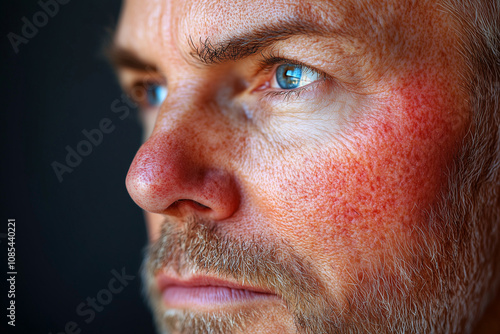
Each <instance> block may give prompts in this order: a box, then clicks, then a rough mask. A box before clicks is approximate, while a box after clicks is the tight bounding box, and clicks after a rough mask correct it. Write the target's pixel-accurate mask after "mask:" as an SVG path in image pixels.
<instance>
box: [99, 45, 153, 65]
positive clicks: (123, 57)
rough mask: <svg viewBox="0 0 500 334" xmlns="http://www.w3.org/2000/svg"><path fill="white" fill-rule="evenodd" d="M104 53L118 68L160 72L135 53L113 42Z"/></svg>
mask: <svg viewBox="0 0 500 334" xmlns="http://www.w3.org/2000/svg"><path fill="white" fill-rule="evenodd" d="M104 53H105V55H106V57H107V58H108V60H109V61H110V62H111V64H112V65H113V66H114V67H116V68H128V69H132V70H137V71H153V72H157V71H158V68H157V67H156V66H155V65H153V64H151V63H149V62H147V61H144V60H142V59H141V58H140V57H139V56H138V55H136V54H135V53H134V52H133V51H131V50H127V49H124V48H122V47H120V46H118V45H117V44H116V43H115V42H111V44H110V45H108V46H106V47H105V51H104Z"/></svg>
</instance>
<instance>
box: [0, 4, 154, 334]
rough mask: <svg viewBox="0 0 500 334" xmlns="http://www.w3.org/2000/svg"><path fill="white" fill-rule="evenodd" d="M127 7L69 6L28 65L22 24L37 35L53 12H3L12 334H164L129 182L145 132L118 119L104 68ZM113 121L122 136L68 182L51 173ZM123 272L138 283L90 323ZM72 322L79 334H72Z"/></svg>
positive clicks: (98, 149) (0, 237)
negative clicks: (153, 311) (145, 288)
mask: <svg viewBox="0 0 500 334" xmlns="http://www.w3.org/2000/svg"><path fill="white" fill-rule="evenodd" d="M52 1H53V0H52ZM61 1H62V0H61ZM66 1H68V0H66ZM42 2H51V1H50V0H42ZM120 6H121V1H102V0H71V1H69V2H68V3H67V4H64V5H63V4H61V5H59V12H58V13H57V14H55V15H54V16H53V17H49V16H48V17H49V18H48V21H47V22H46V24H45V25H41V26H40V27H39V28H38V33H37V34H36V35H35V36H33V37H31V38H28V42H27V43H26V44H20V45H19V46H18V48H19V52H18V53H17V54H16V53H15V51H14V49H13V47H12V45H11V42H10V41H9V39H8V33H9V32H13V33H15V34H17V35H19V36H22V29H23V26H24V25H25V23H24V22H23V20H22V18H23V17H26V18H27V20H28V21H30V22H31V23H34V15H35V16H36V15H37V13H38V12H40V11H42V7H41V6H40V4H39V3H38V1H37V0H24V1H19V0H16V1H5V0H4V1H3V2H2V3H1V7H0V16H1V20H0V21H1V25H2V31H1V33H2V36H1V41H2V42H1V43H0V46H1V50H2V51H1V52H2V65H1V68H2V71H1V79H2V81H1V84H2V85H1V92H2V101H1V102H2V103H1V105H2V109H1V115H2V119H1V124H2V128H1V135H2V140H1V149H2V151H1V152H2V154H1V160H0V161H1V163H0V165H1V167H0V168H1V171H0V175H1V189H2V197H1V199H0V203H1V204H0V205H1V225H0V226H1V227H0V258H1V259H2V260H1V267H0V277H1V280H2V282H1V283H0V288H1V290H0V295H1V298H0V300H1V302H2V304H1V305H0V306H1V309H2V311H1V312H0V313H1V314H0V332H1V333H53V334H55V333H61V332H62V333H65V332H67V333H70V332H74V333H78V329H79V330H81V331H80V333H153V332H154V331H153V326H152V320H151V315H150V313H149V310H148V309H147V307H146V305H145V302H144V300H143V298H142V297H141V294H140V290H141V282H140V277H139V275H138V271H139V267H140V264H141V260H142V254H143V247H144V246H145V245H146V230H145V226H144V221H143V217H142V213H141V211H140V209H139V208H138V207H137V206H136V205H135V204H134V203H133V202H132V200H131V199H130V198H129V196H128V194H127V192H126V189H125V182H124V181H125V176H126V173H127V170H128V166H129V164H130V162H131V161H132V159H133V156H134V154H135V152H136V151H137V149H138V148H139V145H140V137H141V133H140V127H139V125H138V121H137V117H136V112H135V110H131V111H132V113H131V115H130V116H129V117H127V118H125V119H124V120H121V119H119V117H118V115H117V114H115V113H113V112H112V110H111V103H112V102H113V101H114V100H115V99H117V98H120V96H121V91H120V88H119V86H118V84H117V81H116V79H115V77H114V75H113V72H112V69H111V68H110V66H109V65H108V63H107V62H106V60H105V59H104V57H102V56H101V49H102V44H103V41H104V40H105V38H106V29H107V28H113V27H115V25H116V22H117V20H118V15H119V10H120ZM42 16H43V15H42ZM42 16H39V17H38V19H39V20H40V18H42V19H43V17H42ZM38 22H39V23H40V21H38ZM42 23H43V21H42ZM103 118H109V119H110V120H111V121H112V124H113V125H114V126H115V128H114V131H113V132H111V133H109V134H104V137H103V140H102V143H101V144H100V145H98V146H94V147H93V149H92V153H91V154H89V155H88V156H86V157H83V158H82V161H81V163H80V164H79V165H78V166H77V167H75V168H74V169H73V172H72V173H65V174H63V181H62V182H59V180H58V178H57V176H56V174H55V172H54V170H53V167H52V166H51V164H52V163H53V162H54V161H58V162H60V163H62V164H65V159H66V155H67V151H66V146H67V145H69V146H70V147H72V148H73V149H75V148H76V146H77V144H78V143H79V142H80V141H81V140H83V139H85V137H84V135H83V134H82V131H83V130H84V129H86V130H91V129H94V128H97V127H98V126H99V122H100V121H101V120H102V119H103ZM9 218H14V219H16V240H15V242H16V244H15V247H16V270H17V276H16V298H15V301H16V322H15V323H16V326H15V327H11V326H7V321H8V320H9V319H8V318H7V317H6V315H7V310H6V308H7V302H8V299H7V292H8V286H7V284H6V279H7V271H8V268H7V239H6V236H5V234H6V233H7V219H9ZM122 268H125V272H126V273H127V274H128V275H134V276H135V279H133V280H132V281H131V283H130V284H129V285H128V286H126V287H125V288H124V289H123V291H121V292H120V293H116V294H113V295H112V300H111V301H110V302H109V304H107V305H104V306H103V309H102V311H100V312H96V313H95V318H94V319H93V320H92V321H90V322H89V323H87V322H86V320H89V315H88V314H87V315H86V316H81V315H78V314H77V311H76V309H77V306H78V305H80V304H81V303H87V298H88V297H90V298H95V297H96V296H97V295H98V294H99V292H100V291H102V290H103V289H108V283H109V282H110V280H111V279H112V277H113V275H112V273H111V271H112V270H116V271H118V272H121V271H122ZM117 286H118V284H117ZM102 296H104V295H102ZM86 309H90V307H89V306H86V307H85V308H84V310H86ZM70 321H74V322H75V323H76V325H77V326H78V329H77V330H74V331H71V328H70V330H69V331H65V326H66V325H67V324H68V322H70Z"/></svg>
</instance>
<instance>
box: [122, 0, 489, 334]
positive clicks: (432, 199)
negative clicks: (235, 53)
mask: <svg viewBox="0 0 500 334" xmlns="http://www.w3.org/2000/svg"><path fill="white" fill-rule="evenodd" d="M295 17H301V18H303V17H309V18H311V20H312V21H314V22H316V23H317V24H318V25H320V26H328V27H335V29H336V30H337V31H340V34H339V35H335V36H334V35H333V34H332V35H331V36H313V35H297V36H292V37H290V38H287V39H285V40H281V41H278V42H276V43H274V44H273V45H272V47H271V48H270V49H272V52H278V53H279V56H280V57H283V58H286V59H291V60H295V61H300V62H302V63H304V64H306V65H307V66H310V67H311V68H313V69H316V70H319V71H321V72H323V73H325V74H326V76H327V78H328V79H325V80H321V81H318V82H314V83H312V84H310V85H309V87H308V89H307V90H305V91H303V92H302V93H301V94H300V95H299V96H298V97H297V96H290V97H288V98H286V97H283V96H271V95H269V94H268V95H266V94H265V93H266V92H268V91H273V88H270V87H269V82H271V81H272V77H273V72H272V70H271V71H263V70H259V67H258V65H257V64H258V63H259V60H261V57H262V55H261V53H260V52H259V53H256V54H252V55H250V56H249V57H246V58H245V59H241V60H237V61H228V62H222V63H215V64H209V65H205V64H199V63H197V62H196V60H194V59H193V58H192V57H191V56H190V53H192V52H193V48H192V46H191V45H190V42H189V41H190V39H191V40H192V41H194V44H195V45H198V46H199V43H198V42H199V41H205V40H206V39H207V38H208V39H209V40H210V41H211V42H212V43H214V44H216V43H217V42H221V41H225V40H227V39H228V38H230V37H231V36H233V35H235V34H240V33H242V32H244V31H249V30H253V29H255V28H256V27H259V26H260V25H261V24H262V23H270V22H276V21H287V20H292V19H293V18H295ZM455 24H456V23H455V22H454V21H453V20H452V19H451V18H450V16H449V15H447V13H446V12H444V11H441V10H439V4H438V3H436V2H434V1H418V2H417V3H416V4H409V3H403V4H401V3H400V1H365V2H360V3H358V2H352V3H351V2H342V4H339V3H335V2H329V1H309V2H304V1H300V2H299V1H273V2H270V1H216V0H207V1H193V0H190V1H189V0H188V1H185V0H183V1H180V0H157V1H148V2H143V1H138V0H129V1H126V3H125V7H124V11H123V13H122V18H121V21H120V25H119V29H118V33H117V36H116V41H115V42H116V44H117V45H118V46H119V47H120V48H123V49H127V50H130V51H131V52H132V53H134V54H136V55H137V56H138V57H139V58H141V59H142V60H143V61H144V62H147V63H149V64H153V65H154V66H155V67H157V70H155V71H153V72H154V73H153V74H151V73H149V74H145V72H144V71H136V70H130V69H123V70H121V72H120V77H121V79H122V82H123V83H124V86H125V88H126V89H128V88H129V86H130V85H131V84H130V82H132V81H141V80H142V81H144V77H145V76H146V75H149V76H153V77H155V78H156V77H158V78H161V80H162V81H164V82H166V86H167V87H168V97H167V98H166V100H165V101H164V102H163V104H162V105H161V107H159V108H157V110H152V111H151V110H149V111H147V112H146V113H145V114H144V115H143V116H142V117H143V119H144V120H145V127H146V129H148V128H149V129H151V135H150V136H149V138H148V139H147V140H146V141H145V143H144V144H143V145H142V147H141V148H140V150H139V151H138V153H137V155H136V157H135V159H134V161H133V163H132V165H131V167H130V170H129V174H128V176H127V189H128V191H129V193H130V195H131V197H132V198H133V199H134V201H135V202H136V203H137V204H138V205H139V206H141V207H142V208H143V209H144V210H145V211H146V217H147V223H148V232H149V236H150V241H151V243H154V242H155V241H157V240H158V239H159V238H160V235H161V233H162V232H161V231H162V227H163V225H164V224H170V225H175V226H177V227H180V226H183V224H184V223H185V222H186V221H187V220H188V219H189V218H190V217H198V218H199V219H200V220H204V221H209V223H210V224H211V225H212V226H216V227H217V230H218V231H220V232H221V233H223V234H224V235H227V236H229V237H230V238H232V239H233V240H240V241H241V240H246V241H249V242H251V240H255V239H252V237H255V236H259V237H263V238H264V239H262V238H261V239H257V240H258V241H257V242H269V243H270V244H273V243H276V244H280V243H281V242H285V243H286V244H287V245H289V246H290V247H291V248H292V249H293V250H294V252H296V253H297V254H298V255H299V256H300V257H301V258H303V259H308V261H309V262H310V263H311V264H312V266H313V269H314V272H316V273H317V275H318V277H319V278H320V280H321V282H322V284H324V286H325V288H326V291H327V294H328V295H330V296H333V297H332V298H333V299H335V300H336V301H337V302H338V304H339V305H340V306H339V309H342V308H343V307H344V308H345V307H346V305H348V304H349V302H351V303H353V305H354V306H353V308H354V309H359V312H360V314H361V312H362V310H361V307H359V308H358V307H357V306H356V305H357V304H356V303H354V301H356V300H358V299H356V296H357V294H358V292H357V291H358V290H359V291H361V289H362V288H363V287H364V284H365V283H366V282H365V283H363V282H364V281H363V279H362V277H363V276H366V277H369V278H368V279H367V282H368V283H366V284H367V285H373V284H374V283H373V282H376V279H375V278H374V277H377V276H378V275H379V276H378V277H385V278H387V280H388V281H390V280H391V277H393V276H394V277H396V278H394V280H395V282H394V283H393V284H392V286H393V287H394V289H397V287H398V286H399V285H398V282H399V283H401V286H404V288H402V290H404V289H406V288H407V289H408V294H409V297H408V298H409V300H411V299H412V298H413V299H415V303H417V304H418V302H419V301H418V299H419V298H418V292H419V291H422V289H423V291H424V292H422V293H423V294H425V293H427V292H428V293H429V295H432V294H433V293H434V292H435V294H436V296H435V298H436V302H437V303H439V298H440V297H439V296H437V295H438V294H441V292H437V291H435V289H436V286H434V285H433V284H432V283H429V284H428V286H426V284H425V282H426V280H427V279H429V282H431V279H430V278H429V277H427V275H429V276H431V275H432V271H426V270H422V271H419V270H416V269H415V272H416V273H417V274H414V275H415V277H413V276H412V277H411V282H412V284H413V285H412V287H409V288H408V286H406V285H405V284H404V283H402V282H403V281H402V280H400V279H399V278H397V277H399V276H398V273H397V272H398V268H400V264H399V263H400V262H401V263H404V264H408V268H418V266H419V265H422V263H426V261H427V260H428V258H430V257H432V254H431V253H430V252H427V251H425V250H423V249H424V248H425V247H424V246H422V245H424V244H425V245H437V246H436V248H440V249H441V248H442V249H445V250H446V249H447V247H451V246H449V245H448V244H446V243H445V242H443V240H445V239H446V235H447V234H446V233H447V230H446V229H445V228H444V227H443V228H442V229H440V225H443V226H444V225H445V224H444V223H443V222H442V220H440V219H439V218H435V217H434V218H433V219H432V218H430V214H429V213H430V212H435V211H436V210H437V209H436V208H437V207H438V206H439V205H442V204H443V199H442V198H443V197H442V194H443V193H446V192H447V191H448V184H449V182H448V181H449V177H450V175H449V174H450V173H449V171H450V170H451V169H452V166H453V164H454V162H455V159H456V157H457V155H458V153H459V151H460V148H461V145H462V143H463V142H464V140H466V134H467V131H468V129H469V127H470V124H471V123H470V122H471V114H470V107H469V105H468V104H467V95H466V92H465V91H464V89H462V82H461V80H462V77H463V75H464V74H465V73H464V71H465V69H466V66H465V65H464V60H463V59H462V57H460V56H459V53H458V51H457V50H458V45H459V43H460V39H459V36H457V34H456V33H455V31H456V30H455V28H456V27H455V26H454V25H455ZM265 52H266V51H264V53H265ZM146 131H147V130H146ZM430 222H432V224H431V223H430ZM429 248H432V247H431V246H429ZM407 250H408V251H407ZM443 252H444V251H443ZM438 266H441V267H442V268H445V265H444V264H439V263H438ZM452 270H453V268H450V271H452ZM443 271H444V270H443ZM381 272H383V274H380V273H381ZM419 273H420V274H419ZM384 275H386V276H384ZM403 276H404V275H403ZM410 276H411V275H410ZM443 279H444V280H445V281H446V280H447V279H448V278H447V277H443ZM152 284H153V283H152ZM390 290H391V289H389V290H387V291H386V292H387V295H388V296H392V294H393V293H396V294H397V292H394V291H390ZM363 291H364V290H363ZM370 291H372V290H370ZM373 291H375V290H373ZM405 291H406V290H405ZM363 296H364V295H363ZM375 299H377V298H375ZM428 302H429V304H432V302H431V301H430V300H429V301H428ZM259 303H261V304H262V305H256V306H255V307H258V308H264V309H266V313H265V315H264V316H262V317H258V318H256V319H253V320H252V321H251V324H247V327H246V329H245V332H247V333H294V332H296V330H297V329H296V327H295V326H296V324H294V320H293V318H292V317H291V314H290V312H289V311H290V310H289V309H287V307H284V304H280V303H279V302H273V303H267V304H266V302H259ZM405 303H407V301H404V302H402V304H405ZM408 303H409V302H408ZM269 304H271V305H269ZM405 305H406V304H405ZM422 305H423V304H422ZM471 312H472V311H471ZM473 312H479V311H477V310H474V311H473ZM472 314H474V317H475V318H478V319H479V318H480V315H479V314H477V313H470V315H472ZM371 316H372V317H374V318H373V319H376V318H377V315H371ZM367 317H368V315H367ZM390 317H391V316H390V315H387V314H385V315H384V316H383V317H382V318H379V319H378V321H380V322H384V321H386V320H387V318H390ZM424 317H425V315H424ZM373 321H374V322H377V320H373ZM394 321H395V322H397V321H396V320H394ZM433 321H434V322H438V321H437V320H436V319H434V320H429V322H430V323H431V325H429V326H431V327H430V328H434V329H435V330H436V332H443V333H444V332H457V333H461V332H465V330H466V329H465V327H463V328H462V327H461V326H466V325H464V324H465V323H466V321H464V320H463V319H458V320H456V323H457V325H456V326H455V327H453V326H452V327H453V328H454V329H449V330H446V329H444V327H443V328H439V327H432V326H434V325H432V324H433ZM450 322H451V320H450ZM468 324H469V323H468ZM469 325H470V324H469ZM469 325H467V326H469ZM374 326H375V327H371V328H372V330H373V328H377V329H378V330H380V332H384V331H387V332H389V330H388V329H387V328H384V327H376V325H374ZM377 326H378V325H377ZM380 326H382V325H380ZM450 326H451V325H450ZM452 327H449V328H452ZM346 328H347V327H346ZM367 328H368V327H365V330H367ZM490 328H492V327H490ZM427 329H429V328H427ZM467 330H470V328H468V329H467ZM345 332H348V331H347V329H346V330H345ZM352 332H354V331H352ZM359 332H363V329H361V328H360V329H359ZM416 332H417V331H416ZM429 332H430V331H429ZM484 333H487V332H486V331H484Z"/></svg>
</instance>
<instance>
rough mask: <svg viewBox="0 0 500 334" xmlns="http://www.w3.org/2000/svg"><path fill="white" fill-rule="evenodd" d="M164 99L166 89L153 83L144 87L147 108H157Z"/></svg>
mask: <svg viewBox="0 0 500 334" xmlns="http://www.w3.org/2000/svg"><path fill="white" fill-rule="evenodd" d="M166 97H167V87H165V86H163V85H159V84H155V83H152V84H149V85H148V86H147V87H146V100H147V103H148V105H149V107H159V106H160V105H161V104H162V103H163V101H165V98H166Z"/></svg>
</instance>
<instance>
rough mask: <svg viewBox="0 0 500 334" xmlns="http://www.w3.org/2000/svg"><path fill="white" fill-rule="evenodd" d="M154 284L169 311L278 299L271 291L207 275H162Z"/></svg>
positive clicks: (205, 308) (202, 308)
mask: <svg viewBox="0 0 500 334" xmlns="http://www.w3.org/2000/svg"><path fill="white" fill-rule="evenodd" d="M156 282H157V284H158V288H159V290H160V292H161V296H162V302H163V305H164V306H165V307H166V308H168V309H190V310H193V309H196V310H200V311H208V310H214V309H220V308H225V307H235V306H243V305H245V304H250V303H258V302H262V301H278V300H279V298H278V296H277V295H276V294H274V293H273V292H272V291H269V290H266V289H262V288H259V287H253V286H249V285H243V284H239V283H237V282H232V281H229V280H223V279H220V278H216V277H210V276H203V275H199V276H191V277H189V278H185V279H182V278H178V277H175V276H170V275H167V274H163V273H162V274H159V275H157V277H156Z"/></svg>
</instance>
